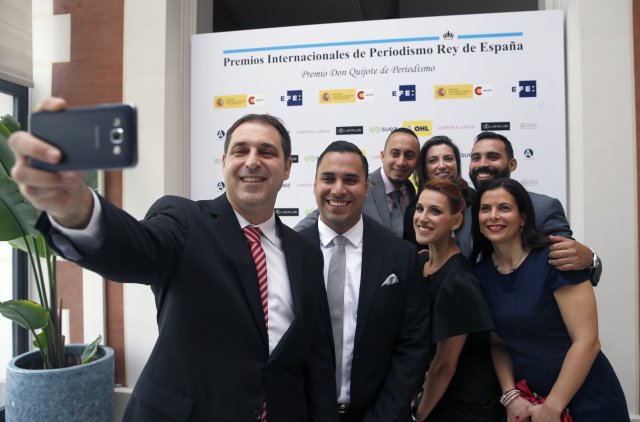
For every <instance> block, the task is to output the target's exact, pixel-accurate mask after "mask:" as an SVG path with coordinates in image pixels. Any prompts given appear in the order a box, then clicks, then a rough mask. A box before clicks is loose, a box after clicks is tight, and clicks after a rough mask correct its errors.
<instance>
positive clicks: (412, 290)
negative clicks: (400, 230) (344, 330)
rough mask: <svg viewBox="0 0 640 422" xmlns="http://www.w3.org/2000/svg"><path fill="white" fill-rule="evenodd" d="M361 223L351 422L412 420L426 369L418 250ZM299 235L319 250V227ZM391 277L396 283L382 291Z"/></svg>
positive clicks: (370, 223)
mask: <svg viewBox="0 0 640 422" xmlns="http://www.w3.org/2000/svg"><path fill="white" fill-rule="evenodd" d="M363 222H364V233H363V249H362V275H361V281H360V296H359V301H358V313H357V320H358V322H357V325H356V333H355V344H354V350H353V362H352V367H351V403H350V412H349V418H348V419H349V420H350V421H353V422H355V421H379V422H396V421H402V422H404V421H411V420H412V419H411V409H410V407H411V399H412V398H413V396H414V394H415V393H416V392H417V388H418V386H419V384H420V382H421V381H422V379H423V377H424V373H425V369H426V366H427V353H428V344H427V335H426V330H427V314H426V310H427V307H426V302H425V291H426V285H425V284H424V282H423V280H422V277H419V276H418V267H417V253H416V250H415V248H414V247H413V246H412V245H411V244H409V243H407V242H405V241H404V240H402V239H400V238H398V237H397V236H395V235H394V234H393V233H391V232H390V231H389V230H387V229H385V228H384V227H383V226H381V225H379V224H378V223H376V222H375V221H373V220H372V219H370V218H368V217H366V216H363ZM300 234H301V235H302V236H304V237H306V238H307V239H309V240H311V241H312V242H314V244H315V245H318V247H319V245H320V237H319V234H318V225H317V224H316V225H315V226H313V227H308V228H306V229H304V230H302V231H300ZM392 274H395V275H396V277H397V279H398V282H397V283H395V284H391V285H386V286H382V284H383V283H384V282H385V280H387V278H388V277H389V276H390V275H392Z"/></svg>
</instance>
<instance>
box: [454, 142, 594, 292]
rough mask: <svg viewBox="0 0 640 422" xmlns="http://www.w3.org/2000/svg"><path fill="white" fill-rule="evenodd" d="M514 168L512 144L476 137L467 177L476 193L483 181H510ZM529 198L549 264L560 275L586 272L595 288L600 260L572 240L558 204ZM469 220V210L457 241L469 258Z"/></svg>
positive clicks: (534, 195)
mask: <svg viewBox="0 0 640 422" xmlns="http://www.w3.org/2000/svg"><path fill="white" fill-rule="evenodd" d="M517 165H518V162H517V161H516V159H515V158H514V156H513V147H512V145H511V142H510V141H509V140H508V139H507V138H506V137H505V136H503V135H500V134H498V133H495V132H482V133H480V134H479V135H478V136H477V137H476V139H475V143H474V145H473V149H472V150H471V161H470V163H469V177H470V178H471V181H472V182H473V185H474V186H475V188H476V189H477V188H478V187H479V186H480V184H481V183H482V182H483V181H486V180H491V179H495V178H500V177H511V173H512V172H513V171H515V169H516V167H517ZM529 196H530V197H531V201H532V203H533V206H534V210H535V214H536V215H535V219H536V228H537V230H538V231H539V232H540V233H543V234H548V235H550V239H551V241H553V242H554V243H553V245H551V249H550V253H549V258H550V260H549V263H550V264H551V265H553V266H555V267H556V268H557V269H558V270H561V271H562V270H582V269H586V270H589V271H590V275H591V278H592V282H593V283H594V284H597V282H598V280H599V279H600V274H601V273H602V263H601V261H600V258H599V257H598V256H597V255H596V253H595V252H593V251H592V250H591V249H589V248H588V247H587V246H585V245H583V244H582V243H580V242H578V241H576V240H574V239H572V238H571V236H572V231H571V227H570V226H569V222H568V221H567V218H566V216H565V213H564V209H563V208H562V204H561V203H560V201H558V199H556V198H552V197H550V196H547V195H542V194H539V193H535V192H529ZM471 217H472V216H471V207H468V208H467V209H466V211H465V215H464V223H463V225H462V227H461V228H460V231H459V233H458V237H457V240H458V246H460V250H461V251H462V253H463V254H464V255H466V256H470V255H471V249H472V241H471Z"/></svg>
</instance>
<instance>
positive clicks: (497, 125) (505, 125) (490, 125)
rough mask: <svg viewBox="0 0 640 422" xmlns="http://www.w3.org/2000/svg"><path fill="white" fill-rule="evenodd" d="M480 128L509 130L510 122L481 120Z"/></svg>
mask: <svg viewBox="0 0 640 422" xmlns="http://www.w3.org/2000/svg"><path fill="white" fill-rule="evenodd" d="M480 130H483V131H484V130H489V131H495V130H511V123H510V122H482V123H481V124H480Z"/></svg>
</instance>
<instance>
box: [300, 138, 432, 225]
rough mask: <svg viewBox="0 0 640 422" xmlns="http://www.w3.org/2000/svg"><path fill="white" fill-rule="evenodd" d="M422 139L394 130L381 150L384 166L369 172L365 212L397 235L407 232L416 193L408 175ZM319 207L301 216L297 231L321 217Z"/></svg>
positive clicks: (415, 162) (412, 167) (313, 223)
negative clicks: (406, 220) (407, 218)
mask: <svg viewBox="0 0 640 422" xmlns="http://www.w3.org/2000/svg"><path fill="white" fill-rule="evenodd" d="M419 152H420V142H419V141H418V137H417V136H416V134H415V133H414V132H413V131H412V130H411V129H407V128H403V127H401V128H397V129H394V130H393V131H392V132H391V133H390V134H389V136H388V137H387V140H386V141H385V144H384V149H383V150H382V152H380V159H381V161H382V167H381V168H379V169H377V170H375V171H374V172H372V173H371V174H369V177H368V178H369V192H368V195H367V196H366V199H365V201H364V204H363V207H362V213H363V214H364V215H366V216H367V217H370V218H372V219H373V220H374V221H376V222H378V223H380V224H382V225H383V226H384V227H386V228H387V229H388V230H390V231H392V232H393V233H394V234H395V235H396V236H398V237H402V235H403V232H404V213H405V211H406V209H407V207H408V206H409V204H411V202H412V201H413V199H414V198H415V196H416V191H415V188H414V186H413V183H411V181H410V180H409V177H411V175H412V174H413V171H414V170H415V168H416V165H417V163H418V154H419ZM318 214H319V212H318V210H315V211H314V212H312V213H311V214H309V215H307V216H306V217H305V218H304V219H302V220H301V221H300V222H299V223H298V224H297V225H296V226H295V228H294V229H295V230H296V231H300V230H302V229H304V228H306V227H311V226H314V225H315V224H316V221H317V220H318Z"/></svg>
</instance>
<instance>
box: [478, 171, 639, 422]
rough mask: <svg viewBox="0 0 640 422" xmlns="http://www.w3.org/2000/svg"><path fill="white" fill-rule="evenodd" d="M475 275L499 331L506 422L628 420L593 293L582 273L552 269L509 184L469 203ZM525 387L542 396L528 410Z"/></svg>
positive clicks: (526, 209) (494, 185)
mask: <svg viewBox="0 0 640 422" xmlns="http://www.w3.org/2000/svg"><path fill="white" fill-rule="evenodd" d="M472 211H473V224H472V231H473V245H474V251H473V254H472V256H473V261H474V262H475V261H476V260H475V258H477V257H478V256H480V257H481V258H482V261H480V262H479V263H478V264H476V266H475V268H474V272H475V274H476V276H477V277H478V278H479V279H480V280H481V283H482V286H483V288H484V291H485V295H486V299H487V303H488V305H489V309H490V311H491V316H492V318H493V321H494V323H495V327H496V332H495V334H493V339H492V353H493V361H494V365H495V369H496V373H497V375H498V379H499V381H500V386H501V388H502V392H503V395H502V398H501V403H502V404H503V405H505V407H506V409H507V418H508V422H522V421H523V420H525V419H526V418H527V417H529V416H531V418H532V420H533V421H560V420H561V417H563V415H564V414H566V413H567V410H566V409H568V412H569V414H570V415H571V416H572V417H573V419H574V421H576V422H584V421H594V422H596V421H597V422H600V421H628V420H629V413H628V411H627V405H626V401H625V398H624V394H623V392H622V388H621V386H620V383H619V381H618V379H617V377H616V375H615V372H614V371H613V368H612V367H611V364H610V363H609V361H608V360H607V358H606V357H605V356H604V354H603V353H602V352H601V351H600V342H599V340H598V320H597V310H596V301H595V296H594V293H593V287H592V285H591V282H590V280H589V277H588V275H587V273H585V272H583V271H558V270H556V269H555V268H554V267H553V266H551V265H549V263H548V261H549V256H548V255H549V246H548V245H549V243H550V242H549V240H548V239H547V238H545V237H544V236H542V235H540V234H538V232H537V231H536V227H535V215H534V210H533V204H532V203H531V199H530V198H529V194H528V193H527V191H526V190H525V189H524V188H523V187H522V185H520V183H518V182H517V181H515V180H513V179H496V180H492V181H491V182H487V183H483V184H482V186H481V187H480V189H479V190H478V195H477V198H476V201H475V202H474V204H473V208H472ZM520 380H524V381H525V382H526V384H527V385H528V388H529V389H530V390H531V391H533V392H535V393H536V394H537V395H540V396H543V397H546V401H545V402H544V404H542V405H539V406H532V405H531V403H530V402H529V401H527V400H525V399H523V398H522V397H521V395H523V394H524V393H523V391H525V390H526V389H525V388H524V387H525V386H524V385H523V384H522V383H520V382H519V383H518V386H519V387H520V389H518V388H516V382H518V381H520Z"/></svg>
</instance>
